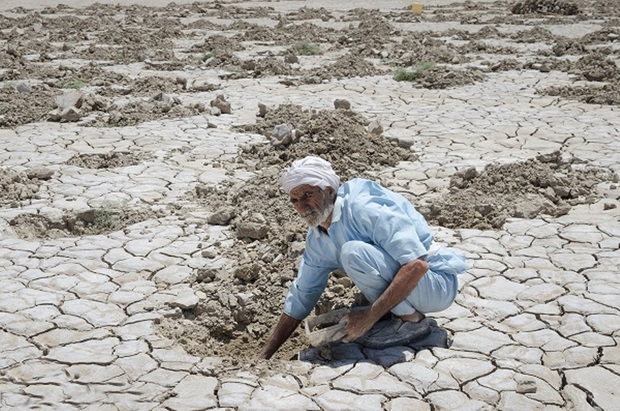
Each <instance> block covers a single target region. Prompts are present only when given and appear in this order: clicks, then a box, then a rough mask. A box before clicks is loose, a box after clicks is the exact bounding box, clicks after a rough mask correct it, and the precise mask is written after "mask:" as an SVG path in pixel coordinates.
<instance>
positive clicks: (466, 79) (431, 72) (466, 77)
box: [415, 66, 485, 89]
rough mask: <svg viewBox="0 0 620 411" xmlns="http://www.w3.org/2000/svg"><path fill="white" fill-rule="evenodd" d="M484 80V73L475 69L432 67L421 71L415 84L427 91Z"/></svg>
mask: <svg viewBox="0 0 620 411" xmlns="http://www.w3.org/2000/svg"><path fill="white" fill-rule="evenodd" d="M484 78H485V75H484V73H482V72H481V71H480V70H479V69H476V68H471V67H468V68H465V69H462V70H459V69H455V68H451V67H446V66H434V67H432V68H430V69H428V70H423V71H421V72H420V73H419V76H418V77H417V78H416V79H415V83H416V84H418V85H420V86H421V87H424V88H428V89H445V88H449V87H457V86H465V85H467V84H473V83H476V82H478V81H482V80H484Z"/></svg>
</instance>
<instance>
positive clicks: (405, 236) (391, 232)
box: [351, 196, 428, 265]
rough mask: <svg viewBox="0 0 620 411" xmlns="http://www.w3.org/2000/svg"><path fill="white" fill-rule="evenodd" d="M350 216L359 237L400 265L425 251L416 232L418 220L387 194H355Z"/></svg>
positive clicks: (420, 255) (422, 255)
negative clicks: (378, 196)
mask: <svg viewBox="0 0 620 411" xmlns="http://www.w3.org/2000/svg"><path fill="white" fill-rule="evenodd" d="M351 218H352V222H353V224H354V227H355V229H356V230H357V231H358V232H359V233H360V235H361V236H362V237H366V238H367V239H368V240H369V241H371V242H372V243H373V244H375V245H377V246H379V247H381V248H382V249H383V250H385V252H386V253H388V254H389V255H390V256H391V257H392V258H394V260H396V261H398V262H399V263H400V264H401V265H405V264H407V263H409V262H411V261H413V260H415V259H417V258H420V257H425V256H426V255H427V253H428V251H427V249H426V247H425V246H424V244H423V243H422V241H421V240H420V238H419V236H418V230H417V229H416V224H417V222H416V221H415V220H414V219H413V218H412V217H411V216H409V215H408V214H407V213H406V212H404V211H403V210H402V209H401V208H400V207H399V206H398V204H396V203H395V202H394V201H393V200H391V199H389V198H377V197H373V196H364V197H362V198H358V199H357V201H355V203H353V204H352V205H351Z"/></svg>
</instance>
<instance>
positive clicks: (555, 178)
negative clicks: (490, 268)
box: [419, 152, 618, 230]
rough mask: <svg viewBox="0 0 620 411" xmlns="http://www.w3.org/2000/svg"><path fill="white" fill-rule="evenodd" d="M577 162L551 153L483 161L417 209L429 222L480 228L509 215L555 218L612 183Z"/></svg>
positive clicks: (609, 175) (610, 175) (600, 172)
mask: <svg viewBox="0 0 620 411" xmlns="http://www.w3.org/2000/svg"><path fill="white" fill-rule="evenodd" d="M581 165H582V167H579V161H578V160H576V159H571V160H568V161H563V160H562V158H561V154H560V152H554V153H552V154H547V155H540V156H537V157H536V158H535V159H531V160H526V161H524V162H520V163H514V164H504V165H497V164H489V165H487V166H486V167H485V168H484V170H483V171H482V172H480V173H478V172H477V171H476V169H474V168H469V169H466V170H463V171H461V172H459V173H457V174H455V175H454V176H452V178H451V179H450V192H449V193H448V194H446V195H445V196H443V197H442V198H440V199H438V200H435V201H433V202H432V203H431V204H430V205H429V206H424V207H419V211H420V212H421V213H422V214H424V215H425V217H426V218H427V220H428V221H429V222H430V223H431V224H433V225H440V226H444V227H448V228H476V229H481V230H486V229H498V228H501V227H502V225H503V224H504V223H505V222H506V219H507V218H510V217H517V218H535V217H537V216H538V215H540V214H548V215H552V216H556V217H557V216H561V215H564V214H566V213H567V212H568V211H569V210H570V208H571V207H572V206H575V205H577V204H589V203H592V202H594V201H595V200H596V199H597V198H598V197H597V193H596V185H597V184H598V183H600V182H603V181H613V182H618V175H616V174H614V173H612V172H610V171H609V170H604V169H596V168H586V167H583V164H581ZM472 200H473V201H472Z"/></svg>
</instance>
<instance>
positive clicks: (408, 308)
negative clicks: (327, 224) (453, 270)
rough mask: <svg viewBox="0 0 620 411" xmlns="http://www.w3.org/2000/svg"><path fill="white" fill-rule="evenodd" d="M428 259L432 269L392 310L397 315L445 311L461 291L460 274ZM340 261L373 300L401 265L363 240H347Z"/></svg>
mask: <svg viewBox="0 0 620 411" xmlns="http://www.w3.org/2000/svg"><path fill="white" fill-rule="evenodd" d="M428 262H429V270H428V271H427V272H426V274H424V276H423V277H422V279H421V280H420V281H419V282H418V284H417V285H416V286H415V288H414V289H413V291H411V293H410V294H409V295H408V296H407V297H406V298H405V299H404V300H403V301H401V302H400V303H399V304H398V305H396V306H395V307H394V308H393V309H392V310H391V311H392V313H393V314H394V315H398V316H400V315H408V314H413V313H414V312H416V311H418V312H420V313H429V312H436V311H442V310H445V309H446V308H448V307H449V306H450V305H451V304H452V303H453V302H454V299H455V298H456V293H457V291H458V278H457V276H456V275H454V274H447V273H444V272H441V271H433V263H432V259H430V261H428ZM341 263H342V265H343V268H344V271H345V272H346V273H347V275H348V276H349V278H350V279H351V281H353V283H354V284H355V285H356V286H357V287H358V288H359V289H360V291H361V292H362V294H364V296H365V297H366V299H367V300H368V301H370V302H371V303H372V302H375V301H376V300H377V298H379V296H381V294H383V292H384V291H385V289H386V288H387V287H388V285H390V283H391V282H392V280H393V279H394V276H395V275H396V273H397V272H398V270H399V269H400V267H401V265H400V264H399V263H398V261H396V260H394V259H393V258H392V257H391V256H390V255H389V254H387V253H386V252H385V251H383V250H382V249H380V248H378V247H376V246H374V245H372V244H367V243H365V242H363V241H349V242H347V243H345V244H344V245H343V247H342V253H341Z"/></svg>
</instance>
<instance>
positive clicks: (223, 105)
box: [209, 94, 231, 115]
mask: <svg viewBox="0 0 620 411" xmlns="http://www.w3.org/2000/svg"><path fill="white" fill-rule="evenodd" d="M209 104H210V106H211V107H214V108H216V109H217V110H219V113H220V114H230V113H231V107H230V103H229V102H228V101H226V97H224V96H223V95H222V94H220V95H218V96H217V97H216V98H214V99H213V100H211V102H210V103H209ZM213 114H214V115H218V114H217V112H214V113H213Z"/></svg>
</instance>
